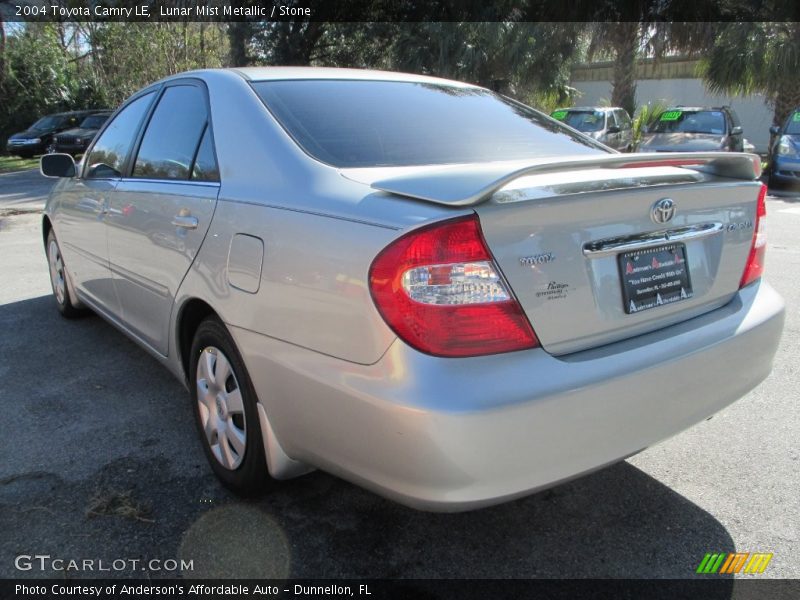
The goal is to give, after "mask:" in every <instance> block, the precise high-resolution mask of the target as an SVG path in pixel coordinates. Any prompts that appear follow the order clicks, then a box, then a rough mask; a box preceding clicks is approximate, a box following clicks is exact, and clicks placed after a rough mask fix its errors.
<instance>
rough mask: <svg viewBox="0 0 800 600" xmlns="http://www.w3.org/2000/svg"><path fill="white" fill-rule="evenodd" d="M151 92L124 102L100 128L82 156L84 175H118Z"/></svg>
mask: <svg viewBox="0 0 800 600" xmlns="http://www.w3.org/2000/svg"><path fill="white" fill-rule="evenodd" d="M153 95H154V94H153V92H150V93H148V94H145V95H144V96H141V97H139V98H137V99H136V100H134V101H133V102H131V103H130V104H128V106H126V107H125V108H124V109H122V112H120V113H119V114H118V115H117V116H116V117H115V118H114V120H113V121H112V122H111V124H110V125H109V126H108V127H107V128H106V130H105V131H104V132H103V135H101V136H100V138H99V139H98V140H97V143H96V144H95V145H94V146H93V147H92V151H91V152H90V153H89V155H88V156H87V157H86V177H88V178H95V179H96V178H101V179H102V178H108V177H119V176H121V175H122V169H123V168H124V166H125V160H126V159H127V157H128V153H129V152H130V151H131V146H132V145H133V140H134V138H135V137H136V132H137V130H138V129H139V125H140V124H141V122H142V119H143V118H144V115H145V114H146V113H147V109H148V108H149V106H150V103H151V102H152V101H153Z"/></svg>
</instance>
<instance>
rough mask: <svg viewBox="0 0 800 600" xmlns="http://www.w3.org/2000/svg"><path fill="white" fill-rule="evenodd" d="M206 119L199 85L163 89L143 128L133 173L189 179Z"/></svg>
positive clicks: (151, 176) (148, 177) (204, 104)
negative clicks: (148, 120)
mask: <svg viewBox="0 0 800 600" xmlns="http://www.w3.org/2000/svg"><path fill="white" fill-rule="evenodd" d="M207 120H208V115H207V112H206V103H205V98H204V97H203V92H202V91H201V90H200V88H199V87H197V86H194V85H178V86H173V87H169V88H167V89H166V90H164V94H163V95H162V96H161V100H159V102H158V106H156V109H155V111H154V112H153V117H152V118H151V119H150V123H149V124H148V125H147V129H146V130H145V132H144V137H143V138H142V144H141V147H140V148H139V154H138V156H137V157H136V163H135V165H134V167H133V176H134V177H142V178H147V179H189V170H190V169H191V167H192V160H193V159H194V155H195V152H196V150H197V145H198V144H199V143H200V136H201V135H202V134H203V129H204V128H205V126H206V121H207Z"/></svg>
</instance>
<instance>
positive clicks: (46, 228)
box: [42, 215, 53, 248]
mask: <svg viewBox="0 0 800 600" xmlns="http://www.w3.org/2000/svg"><path fill="white" fill-rule="evenodd" d="M51 229H53V223H52V221H50V217H48V216H47V215H44V216H42V244H43V245H44V247H45V248H47V236H48V235H50V230H51Z"/></svg>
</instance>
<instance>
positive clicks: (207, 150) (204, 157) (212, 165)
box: [192, 127, 219, 181]
mask: <svg viewBox="0 0 800 600" xmlns="http://www.w3.org/2000/svg"><path fill="white" fill-rule="evenodd" d="M192 180H193V181H219V167H218V166H217V158H216V156H215V155H214V141H213V139H212V138H211V128H209V127H206V132H205V133H204V134H203V140H202V141H201V142H200V149H199V150H198V151H197V158H196V159H195V161H194V166H193V167H192Z"/></svg>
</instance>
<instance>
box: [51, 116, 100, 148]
mask: <svg viewBox="0 0 800 600" xmlns="http://www.w3.org/2000/svg"><path fill="white" fill-rule="evenodd" d="M110 116H111V111H110V110H108V111H102V112H96V113H93V114H90V115H89V116H87V117H86V118H85V119H83V121H81V123H80V125H79V126H78V127H75V128H74V129H67V130H66V131H63V132H61V133H59V134H56V136H55V143H54V144H51V145H50V146H49V147H48V151H52V152H63V153H65V154H71V155H72V156H76V155H78V154H83V153H84V152H85V151H86V148H87V147H88V146H89V144H90V143H91V141H92V140H93V139H94V136H95V135H97V132H98V131H99V130H100V128H101V127H102V126H103V123H105V122H106V121H107V120H108V117H110Z"/></svg>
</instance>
